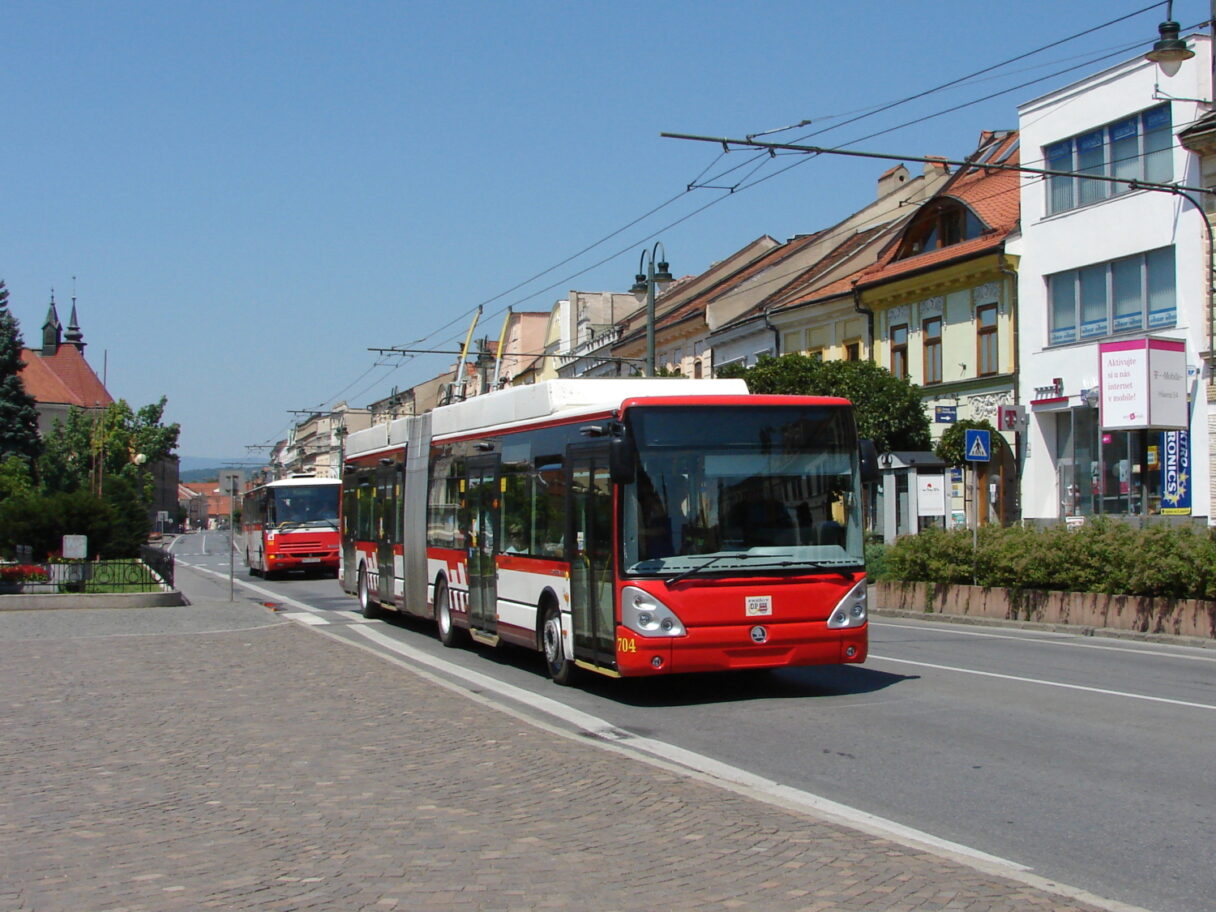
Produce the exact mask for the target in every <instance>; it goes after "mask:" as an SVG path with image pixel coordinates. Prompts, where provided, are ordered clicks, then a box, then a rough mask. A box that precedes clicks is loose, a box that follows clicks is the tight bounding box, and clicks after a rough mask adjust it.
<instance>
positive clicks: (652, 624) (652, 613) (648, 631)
mask: <svg viewBox="0 0 1216 912" xmlns="http://www.w3.org/2000/svg"><path fill="white" fill-rule="evenodd" d="M621 625H622V626H624V627H628V628H629V629H630V630H632V631H633V632H634V633H638V634H641V635H642V636H645V637H678V636H684V633H685V631H684V623H683V622H682V621H681V620H680V619H679V618H678V617H676V613H675V612H674V611H672V610H671V609H670V608H668V607H667V606H666V605H664V604H663V603H662V602H660V601H659V600H658V599H657V598H655V597H654V596H653V595H651V594H650V593H649V592H646V591H645V590H644V589H639V588H638V587H637V586H626V587H625V588H624V589H622V590H621Z"/></svg>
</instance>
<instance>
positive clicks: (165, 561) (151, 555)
mask: <svg viewBox="0 0 1216 912" xmlns="http://www.w3.org/2000/svg"><path fill="white" fill-rule="evenodd" d="M139 559H140V560H142V561H143V562H144V563H145V564H147V565H148V567H149V569H151V570H152V572H153V573H155V574H156V575H157V576H159V577H160V578H161V581H162V582H164V584H165V585H166V586H168V587H169V588H170V589H172V588H173V555H172V554H170V553H169V552H168V551H165V550H164V549H163V548H153V547H152V546H151V545H141V546H140V549H139Z"/></svg>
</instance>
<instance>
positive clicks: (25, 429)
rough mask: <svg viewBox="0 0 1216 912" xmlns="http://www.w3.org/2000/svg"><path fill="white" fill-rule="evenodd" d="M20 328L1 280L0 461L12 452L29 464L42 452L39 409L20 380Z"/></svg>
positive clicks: (21, 342)
mask: <svg viewBox="0 0 1216 912" xmlns="http://www.w3.org/2000/svg"><path fill="white" fill-rule="evenodd" d="M23 347H24V342H23V341H22V339H21V328H20V326H19V325H18V323H17V319H16V317H14V316H13V315H12V314H11V313H9V310H8V289H7V288H6V287H5V286H4V280H3V279H0V461H3V460H4V457H6V456H8V455H14V456H17V457H20V458H21V459H23V460H25V461H26V462H27V463H32V462H33V460H34V459H35V458H37V456H38V454H39V452H40V451H41V443H40V441H39V439H38V409H37V407H36V406H35V403H34V397H33V396H31V395H30V394H29V393H27V392H26V391H25V384H24V383H22V382H21V371H22V369H23V368H24V367H25V365H24V364H22V363H21V349H22V348H23Z"/></svg>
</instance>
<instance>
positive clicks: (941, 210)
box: [895, 199, 984, 260]
mask: <svg viewBox="0 0 1216 912" xmlns="http://www.w3.org/2000/svg"><path fill="white" fill-rule="evenodd" d="M983 233H984V223H983V222H981V221H980V220H979V218H978V217H977V216H976V214H975V213H974V212H972V211H971V210H970V209H968V208H967V207H966V206H964V205H963V204H962V203H960V202H958V201H957V200H949V199H944V200H939V201H937V202H932V203H928V204H926V205H925V206H924V208H922V209H921V211H920V212H919V213H917V215H916V218H915V220H914V221H913V222H912V224H911V225H909V226H908V229H907V231H905V232H904V239H903V242H902V244H901V246H900V250H899V253H898V254H897V255H896V257H895V259H897V260H902V259H905V258H907V257H913V256H917V255H918V254H921V253H926V252H928V251H930V250H940V249H941V248H943V247H950V246H952V245H953V244H961V243H962V242H963V241H970V240H972V239H974V238H977V237H979V236H980V235H981V234H983Z"/></svg>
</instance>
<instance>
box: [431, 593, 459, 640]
mask: <svg viewBox="0 0 1216 912" xmlns="http://www.w3.org/2000/svg"><path fill="white" fill-rule="evenodd" d="M435 632H436V633H437V634H438V635H439V642H440V643H442V644H443V645H444V646H460V645H461V644H462V643H463V642H464V631H463V630H462V629H461V628H459V627H457V626H456V625H455V624H454V623H453V622H452V596H451V594H450V593H449V592H448V584H447V583H445V582H443V581H442V580H440V581H439V582H438V583H436V584H435Z"/></svg>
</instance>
